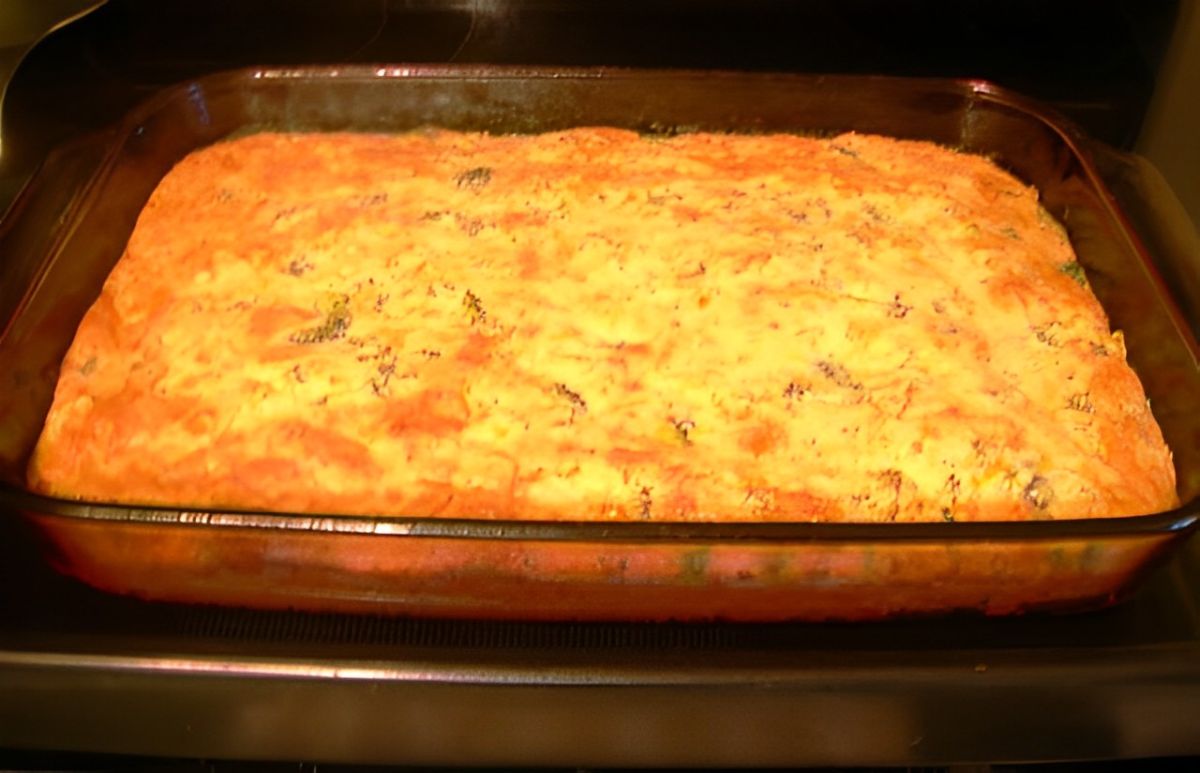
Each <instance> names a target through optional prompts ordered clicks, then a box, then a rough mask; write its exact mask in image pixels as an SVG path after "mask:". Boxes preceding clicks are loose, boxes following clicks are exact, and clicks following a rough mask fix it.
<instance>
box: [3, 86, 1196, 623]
mask: <svg viewBox="0 0 1200 773" xmlns="http://www.w3.org/2000/svg"><path fill="white" fill-rule="evenodd" d="M429 125H437V126H443V127H447V128H453V129H464V130H482V131H489V132H536V131H545V130H554V129H562V128H568V127H572V126H586V125H609V126H620V127H625V128H630V129H635V130H639V131H645V132H681V131H697V130H707V131H735V132H767V131H782V132H797V133H805V134H828V133H834V132H841V131H847V130H855V131H860V132H872V133H880V134H887V135H891V136H895V137H903V138H915V139H926V140H932V141H935V142H939V143H942V144H945V145H949V146H952V147H956V148H961V149H963V150H966V151H970V152H976V153H982V154H986V155H988V156H989V157H991V158H992V159H994V160H995V161H996V162H998V163H999V164H1001V165H1002V166H1004V167H1006V168H1007V169H1009V170H1010V171H1012V172H1013V173H1014V174H1016V175H1017V176H1018V177H1020V178H1022V179H1024V180H1025V181H1026V182H1028V183H1030V184H1032V185H1034V186H1036V188H1037V189H1038V190H1039V192H1040V194H1041V198H1042V202H1043V204H1044V205H1045V207H1046V208H1047V209H1048V210H1049V211H1050V212H1051V214H1053V215H1054V216H1055V217H1057V218H1058V219H1059V220H1060V221H1061V222H1062V223H1063V224H1064V225H1065V226H1066V228H1067V231H1068V234H1069V236H1070V239H1071V241H1072V243H1073V245H1074V247H1075V249H1076V252H1077V254H1078V258H1079V260H1080V262H1081V263H1082V264H1083V266H1084V267H1085V270H1086V272H1087V276H1088V279H1089V281H1090V283H1091V285H1092V287H1093V289H1094V290H1095V292H1096V294H1097V296H1098V297H1099V298H1100V300H1101V302H1102V304H1103V305H1104V307H1105V309H1106V310H1107V312H1108V314H1109V317H1110V319H1111V321H1112V324H1113V326H1114V327H1115V328H1119V329H1121V330H1123V331H1124V333H1125V336H1126V341H1127V344H1128V348H1129V360H1130V362H1131V364H1132V365H1133V366H1134V368H1135V370H1136V371H1137V372H1138V374H1139V376H1140V377H1141V379H1142V381H1143V383H1144V385H1145V387H1146V390H1147V393H1148V395H1149V396H1150V399H1151V404H1152V406H1153V409H1154V413H1155V415H1156V417H1157V419H1158V421H1159V423H1160V424H1161V425H1162V427H1163V431H1164V434H1165V436H1166V439H1167V442H1168V443H1169V444H1170V446H1171V447H1172V449H1173V450H1174V453H1175V463H1176V468H1177V473H1178V480H1179V495H1180V500H1181V502H1183V505H1182V506H1181V507H1180V508H1178V509H1176V510H1174V511H1172V512H1169V513H1163V514H1158V515H1147V516H1136V517H1128V518H1115V519H1092V520H1075V521H1037V522H1019V523H1016V522H1014V523H918V524H853V523H849V524H846V523H839V524H812V523H792V524H789V523H772V524H766V523H762V524H753V523H750V524H746V523H739V524H718V523H706V524H681V523H619V524H609V523H587V522H571V521H562V522H535V521H520V522H504V521H499V522H498V521H494V520H478V521H475V520H464V519H421V518H372V517H360V516H347V515H333V514H328V515H325V514H294V513H261V512H233V511H220V512H211V511H205V512H194V511H190V510H185V509H164V508H145V507H126V506H121V505H117V504H87V503H77V502H69V501H63V500H57V499H52V498H47V497H43V496H38V495H35V494H32V493H30V492H29V491H27V490H26V489H25V488H24V483H23V481H24V470H25V466H26V464H27V462H28V458H29V455H30V453H31V451H32V448H33V445H34V443H35V442H36V439H37V436H38V433H39V431H40V429H41V424H42V421H43V419H44V417H45V414H46V411H47V410H48V408H49V405H50V400H51V397H52V395H53V390H54V385H55V382H56V379H57V372H58V367H59V363H60V362H61V359H62V357H63V354H64V353H65V351H66V349H67V347H68V346H69V344H70V342H71V340H72V337H73V335H74V331H75V329H76V327H77V326H78V324H79V321H80V319H81V318H82V316H83V314H84V312H85V311H86V309H87V308H88V306H89V305H90V304H91V303H92V301H93V300H94V299H95V298H96V296H97V295H98V293H99V290H100V287H101V285H102V284H103V281H104V279H105V277H106V276H107V275H108V273H109V271H110V270H111V268H112V266H113V265H114V263H115V262H116V260H117V259H118V258H119V257H120V255H121V252H122V249H123V247H124V244H125V240H126V239H127V238H128V236H129V233H130V232H131V230H132V228H133V224H134V222H135V219H136V217H137V215H138V212H139V211H140V209H141V207H142V205H143V204H144V203H145V201H146V199H147V198H148V197H149V195H150V193H151V191H152V190H153V188H154V187H155V185H156V184H157V183H158V181H159V180H160V179H161V178H162V176H163V175H164V174H165V173H166V172H167V171H168V170H169V169H170V168H171V166H172V165H173V164H174V163H175V162H177V161H178V160H179V159H181V158H182V157H183V156H184V155H186V154H187V153H188V152H190V151H191V150H193V149H196V148H198V147H202V146H204V145H207V144H210V143H212V142H215V141H217V140H220V139H222V138H225V137H229V136H231V135H238V134H245V133H249V132H253V131H257V130H263V129H272V130H290V131H342V130H351V131H371V132H397V131H405V130H408V129H413V128H418V127H423V126H429ZM1090 144H1091V142H1090V141H1089V140H1088V139H1087V138H1085V137H1083V136H1081V135H1080V133H1079V132H1078V131H1077V130H1076V129H1074V128H1073V127H1072V126H1070V125H1068V124H1066V123H1065V122H1063V121H1062V120H1061V119H1059V118H1057V117H1056V116H1054V115H1051V114H1049V113H1048V112H1047V111H1046V110H1045V109H1044V108H1042V107H1041V106H1039V105H1036V104H1034V103H1031V102H1029V101H1028V100H1026V99H1024V98H1022V97H1020V96H1018V95H1015V94H1012V93H1010V92H1007V91H1005V90H1003V89H1000V88H997V87H995V86H993V85H991V84H988V83H983V82H976V81H951V80H928V79H901V78H887V77H861V76H800V75H774V74H740V73H715V72H682V71H669V72H664V71H626V70H605V69H567V70H564V69H536V68H534V69H528V68H523V69H514V68H497V67H453V66H425V65H422V66H379V67H361V66H355V67H344V68H333V67H319V68H318V67H311V68H294V69H249V70H240V71H235V72H230V73H223V74H217V75H212V76H208V77H205V78H201V79H199V80H196V81H193V82H189V83H185V84H182V85H179V86H177V87H175V88H172V89H169V90H167V91H165V92H163V93H160V94H158V95H157V96H156V97H154V98H153V99H151V100H150V101H148V102H146V103H144V104H143V105H142V106H140V107H139V108H137V109H135V110H134V111H133V112H132V113H131V114H129V115H128V116H127V117H126V118H125V120H124V121H123V122H122V123H121V124H120V125H118V126H116V127H114V128H113V129H111V130H109V131H107V132H105V133H103V134H101V135H97V136H92V137H88V138H85V139H83V140H81V141H79V142H77V143H75V144H73V145H70V146H67V147H64V148H61V149H60V150H59V151H57V152H56V153H55V154H54V155H52V156H51V158H50V159H48V160H47V162H46V163H45V164H44V166H43V167H42V169H41V170H40V171H39V172H38V174H36V175H35V176H34V178H33V179H32V180H31V182H30V183H29V185H28V186H27V187H26V189H25V190H24V191H23V192H22V194H21V196H20V197H19V198H18V200H17V201H16V202H15V203H14V205H13V207H12V208H11V209H10V211H9V213H8V215H7V217H6V219H5V221H4V223H3V226H2V228H0V255H2V256H3V258H2V259H3V264H2V266H0V270H2V271H3V277H4V279H3V282H2V283H0V321H2V324H3V327H2V328H0V330H2V333H0V511H2V513H3V517H23V518H25V519H27V520H28V521H29V523H30V524H32V525H33V526H34V527H35V528H36V529H37V531H38V532H40V534H41V535H42V537H43V542H44V545H45V550H46V556H47V558H48V560H49V561H50V562H51V563H52V564H53V565H54V566H55V567H57V568H58V569H59V570H61V571H63V572H65V573H67V574H69V575H71V576H74V577H77V578H79V579H81V580H83V581H85V582H87V583H89V584H92V585H94V586H96V587H99V588H102V589H105V590H108V591H112V592H117V593H125V594H132V595H135V596H139V597H143V598H147V599H156V600H168V601H180V602H198V603H219V604H230V605H239V606H248V607H261V608H299V609H307V610H320V611H355V612H375V613H390V614H406V615H428V616H450V617H462V618H511V619H542V620H559V619H564V620H565V619H572V620H667V619H673V620H714V619H716V620H746V621H749V620H754V621H774V620H809V621H819V620H875V619H883V618H890V617H898V616H913V615H942V614H948V613H952V612H958V611H974V612H980V613H984V614H989V615H1004V614H1014V613H1021V612H1027V611H1034V610H1061V611H1076V610H1083V609H1088V608H1095V607H1098V606H1104V605H1107V604H1110V603H1113V602H1115V601H1116V600H1118V599H1119V598H1121V597H1122V596H1123V595H1124V594H1127V593H1128V592H1129V591H1130V590H1131V589H1132V588H1133V587H1134V586H1135V584H1136V583H1137V581H1138V580H1139V579H1140V578H1141V577H1143V576H1144V575H1145V574H1146V572H1147V571H1149V570H1150V569H1151V568H1152V567H1153V566H1155V565H1156V563H1157V562H1158V561H1160V560H1161V559H1162V558H1163V557H1164V556H1165V555H1167V553H1168V552H1169V551H1170V550H1172V549H1173V548H1175V547H1176V546H1178V545H1179V544H1180V542H1181V541H1182V540H1184V539H1185V538H1186V537H1187V536H1188V535H1190V533H1191V532H1192V530H1193V529H1194V528H1195V525H1196V522H1197V516H1198V514H1200V505H1198V501H1200V497H1198V494H1200V444H1198V443H1197V442H1196V438H1197V437H1200V405H1198V403H1200V372H1198V370H1197V366H1196V363H1197V355H1198V353H1200V348H1198V347H1197V344H1196V340H1195V337H1194V334H1193V329H1192V327H1191V325H1192V324H1195V321H1194V320H1190V319H1187V318H1185V316H1184V314H1183V313H1182V312H1181V311H1180V308H1179V306H1178V305H1177V304H1176V303H1175V301H1174V300H1173V299H1172V296H1171V290H1170V288H1168V287H1167V285H1166V284H1165V282H1164V281H1163V279H1162V276H1163V275H1162V274H1161V273H1160V270H1159V268H1160V267H1159V266H1157V265H1156V263H1155V260H1154V258H1152V257H1151V256H1150V255H1149V254H1148V252H1147V251H1146V249H1145V248H1144V246H1143V244H1142V242H1141V240H1140V239H1139V238H1138V236H1137V235H1136V234H1135V233H1133V232H1132V230H1131V228H1130V225H1129V222H1128V220H1127V218H1126V217H1125V216H1124V215H1123V213H1122V212H1121V211H1120V210H1119V209H1118V207H1117V205H1116V203H1115V200H1114V199H1113V197H1112V196H1111V195H1110V194H1109V193H1108V191H1107V190H1106V189H1105V187H1104V185H1103V183H1102V181H1101V179H1100V177H1099V176H1098V174H1097V173H1096V171H1095V168H1094V166H1093V164H1092V162H1091V160H1090V157H1089V151H1088V147H1089V145H1090ZM1171 275H1174V274H1171Z"/></svg>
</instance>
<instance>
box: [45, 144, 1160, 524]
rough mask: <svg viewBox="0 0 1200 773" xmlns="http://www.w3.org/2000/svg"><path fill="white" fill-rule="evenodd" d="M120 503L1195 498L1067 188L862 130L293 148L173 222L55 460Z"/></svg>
mask: <svg viewBox="0 0 1200 773" xmlns="http://www.w3.org/2000/svg"><path fill="white" fill-rule="evenodd" d="M29 476H30V482H31V485H32V486H33V487H34V488H35V489H36V490H38V491H42V492H45V493H49V494H53V495H57V496H63V497H70V498H78V499H85V500H95V501H110V502H121V503H144V504H162V505H177V506H186V507H230V508H240V509H264V510H283V511H302V512H343V513H363V514H380V515H415V516H462V517H482V518H517V519H532V518H537V519H586V520H603V519H619V520H630V519H658V520H753V521H760V520H770V521H793V520H795V521H809V520H817V521H849V520H855V521H919V520H934V521H941V520H947V521H950V520H954V521H966V520H982V519H1006V520H1007V519H1012V520H1022V519H1047V518H1072V517H1085V516H1118V515H1132V514H1140V513H1147V512H1153V511H1160V510H1165V509H1169V508H1170V507H1172V506H1174V505H1175V503H1176V495H1175V488H1174V471H1173V467H1172V464H1171V457H1170V453H1169V451H1168V450H1167V448H1166V446H1165V444H1164V442H1163V439H1162V435H1161V433H1160V431H1159V429H1158V427H1157V425H1156V424H1155V423H1154V420H1153V417H1152V416H1151V414H1150V411H1149V409H1148V407H1147V403H1146V398H1145V395H1144V393H1143V390H1142V387H1141V385H1140V383H1139V381H1138V379H1137V377H1136V376H1135V375H1134V373H1133V371H1132V370H1131V369H1130V368H1129V367H1128V365H1127V364H1126V362H1125V351H1124V347H1123V344H1122V339H1121V336H1120V334H1119V333H1116V334H1114V333H1111V332H1110V330H1109V326H1108V322H1107V320H1106V318H1105V316H1104V313H1103V311H1102V310H1101V308H1100V306H1099V304H1098V303H1097V302H1096V300H1095V298H1094V297H1093V295H1092V294H1091V292H1090V291H1089V289H1088V288H1087V286H1086V280H1085V278H1084V275H1083V272H1082V269H1081V268H1080V266H1079V264H1078V263H1076V262H1075V259H1074V256H1073V254H1072V251H1071V247H1070V245H1069V243H1068V242H1067V240H1066V238H1065V235H1064V233H1063V231H1062V230H1061V228H1060V227H1059V226H1058V225H1057V224H1056V223H1055V222H1054V221H1053V220H1052V219H1050V218H1049V217H1048V216H1046V215H1045V213H1044V211H1043V210H1042V209H1041V208H1040V207H1039V205H1038V199H1037V193H1036V191H1034V190H1033V189H1031V188H1029V187H1027V186H1025V185H1023V184H1021V183H1020V182H1018V181H1017V180H1015V179H1014V178H1013V177H1012V176H1010V175H1009V174H1007V173H1006V172H1004V171H1002V170H1000V169H999V168H997V167H996V166H995V165H993V164H992V163H991V162H989V161H987V160H986V159H983V158H980V157H976V156H971V155H966V154H962V153H956V152H953V151H951V150H948V149H944V148H941V147H938V146H935V145H932V144H928V143H920V142H907V141H897V140H892V139H887V138H882V137H874V136H862V135H844V136H839V137H836V138H832V139H813V138H804V137H798V136H784V135H774V136H735V135H714V134H691V135H683V136H677V137H671V138H649V137H642V136H638V135H636V134H634V133H631V132H627V131H621V130H616V129H578V130H571V131H564V132H558V133H551V134H543V135H537V136H487V135H482V134H464V133H455V132H446V131H437V132H420V133H412V134H407V135H393V136H381V135H362V134H292V135H287V134H259V135H254V136H249V137H245V138H242V139H237V140H233V141H229V142H224V143H221V144H218V145H216V146H213V147H210V148H207V149H203V150H200V151H198V152H196V153H194V154H192V155H190V156H189V157H187V158H185V159H184V160H183V161H182V162H181V163H180V164H179V165H178V166H177V167H176V168H175V169H174V170H173V171H172V172H170V174H168V175H167V176H166V178H165V179H164V180H163V181H162V183H161V185H160V186H159V188H158V189H157V190H156V192H155V193H154V194H153V196H152V197H151V199H150V201H149V203H148V204H147V205H146V207H145V210H144V211H143V213H142V214H141V217H140V219H139V221H138V224H137V227H136V229H135V231H134V233H133V235H132V237H131V239H130V241H129V244H128V247H127V250H126V252H125V254H124V256H123V257H122V258H121V260H120V261H119V262H118V264H117V266H116V267H115V269H114V271H113V273H112V275H111V277H110V278H109V280H108V281H107V283H106V284H105V286H104V289H103V292H102V293H101V295H100V297H99V299H98V300H97V301H96V303H95V305H94V306H93V307H92V309H91V310H90V311H89V312H88V314H87V316H86V317H85V319H84V321H83V323H82V325H81V327H80V329H79V332H78V336H77V338H76V340H75V342H74V344H73V345H72V347H71V349H70V352H69V353H68V355H67V357H66V360H65V362H64V363H63V367H62V372H61V377H60V382H59V385H58V389H57V392H56V395H55V400H54V405H53V408H52V410H51V412H50V415H49V417H48V420H47V423H46V427H45V431H44V433H43V435H42V438H41V440H40V442H39V444H38V446H37V450H36V452H35V454H34V457H33V460H32V462H31V466H30V473H29Z"/></svg>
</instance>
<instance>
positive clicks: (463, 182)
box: [454, 166, 492, 191]
mask: <svg viewBox="0 0 1200 773" xmlns="http://www.w3.org/2000/svg"><path fill="white" fill-rule="evenodd" d="M491 181H492V170H491V169H490V168H489V167H486V166H477V167H475V168H474V169H468V170H467V171H465V172H462V173H461V174H459V175H457V176H455V178H454V184H455V185H457V186H458V187H459V188H465V189H467V190H472V191H478V190H481V189H483V188H484V187H486V186H487V184H488V183H490V182H491Z"/></svg>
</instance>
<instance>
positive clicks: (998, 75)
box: [2, 0, 1179, 179]
mask: <svg viewBox="0 0 1200 773" xmlns="http://www.w3.org/2000/svg"><path fill="white" fill-rule="evenodd" d="M1178 14H1179V3H1178V2H1177V1H1176V0H1154V1H1152V2H1137V1H1136V0H1101V1H1098V2H1096V1H1093V0H1069V1H1067V2H1054V3H1046V2H1041V0H965V1H964V2H944V1H939V0H893V1H892V2H879V1H878V0H875V1H872V0H791V1H788V2H779V1H777V0H742V1H741V2H721V1H718V0H328V1H325V2H315V1H312V0H310V1H309V2H303V3H297V2H292V1H291V0H208V1H207V2H186V3H183V2H178V3H175V2H173V3H163V2H159V0H109V1H108V2H107V4H105V5H104V6H103V7H101V8H100V9H98V10H97V11H95V12H93V13H92V14H90V15H88V16H86V17H85V18H83V19H81V20H79V21H76V22H75V23H73V24H70V25H68V26H66V27H65V28H64V29H62V30H60V31H59V32H57V33H54V34H53V35H51V36H50V37H49V38H47V39H46V40H45V41H43V42H42V43H41V44H40V45H39V46H38V47H37V48H35V49H34V50H33V51H32V52H31V54H30V55H29V56H28V58H27V59H26V60H25V62H24V64H23V65H22V66H21V68H20V69H19V71H18V72H17V75H16V77H15V79H14V81H13V83H12V84H11V88H10V90H9V93H8V95H7V99H6V101H5V104H4V116H3V125H4V133H5V136H4V146H5V153H4V162H3V170H2V171H3V172H4V176H5V177H8V178H10V179H11V178H13V177H21V176H23V173H24V172H25V171H26V168H27V167H28V166H30V165H32V164H34V163H36V162H37V160H39V159H40V158H42V157H43V156H44V155H45V153H46V151H47V150H48V149H49V148H50V147H52V146H53V145H54V144H56V143H58V142H60V141H62V140H63V139H65V138H67V137H69V136H71V135H73V134H76V133H78V132H81V131H85V130H88V129H93V128H96V127H100V126H104V125H106V124H108V123H109V122H111V121H113V120H115V119H116V118H117V117H118V116H120V115H122V114H123V113H124V112H125V111H126V110H127V109H128V108H129V107H130V106H131V105H132V104H133V103H136V102H137V101H139V100H141V99H143V98H145V97H146V96H147V95H149V94H151V93H153V92H154V91H156V90H158V89H159V88H161V87H162V86H164V85H167V84H170V83H173V82H177V81H181V80H185V79H187V78H190V77H193V76H196V75H199V74H203V73H207V72H213V71H217V70H223V69H228V68H234V67H240V66H246V65H260V64H261V65H270V64H300V63H318V64H319V63H331V62H401V61H404V62H448V61H454V62H490V63H520V64H550V65H553V64H563V65H621V66H634V67H684V68H722V69H749V70H778V71H793V72H828V73H855V74H861V73H883V74H893V75H918V76H922V75H923V76H939V77H945V76H950V77H964V78H983V79H990V80H993V81H996V82H998V83H999V84H1001V85H1004V86H1008V87H1010V88H1013V89H1016V90H1018V91H1021V92H1024V93H1026V94H1029V95H1031V96H1034V97H1037V98H1040V99H1042V100H1045V101H1048V102H1049V103H1051V104H1052V105H1054V106H1055V107H1057V108H1058V109H1060V110H1061V111H1062V112H1064V113H1066V114H1067V115H1069V116H1070V117H1071V118H1073V119H1075V120H1076V121H1078V122H1079V123H1080V124H1081V125H1082V126H1083V127H1084V128H1085V130H1086V131H1088V132H1089V133H1090V134H1092V135H1093V136H1095V137H1096V138H1098V139H1101V140H1104V141H1106V142H1108V143H1109V144H1111V145H1114V146H1116V147H1120V148H1130V147H1132V146H1133V144H1134V142H1135V140H1136V138H1137V136H1138V132H1139V127H1140V126H1141V124H1142V121H1143V118H1144V115H1145V113H1146V110H1147V106H1148V104H1149V101H1150V98H1151V96H1152V93H1153V88H1154V83H1155V77H1156V73H1157V71H1158V68H1159V66H1160V64H1161V60H1162V58H1163V56H1164V52H1165V51H1166V48H1167V44H1168V41H1169V38H1170V34H1171V30H1172V27H1173V25H1174V24H1175V20H1176V18H1177V16H1178Z"/></svg>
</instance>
